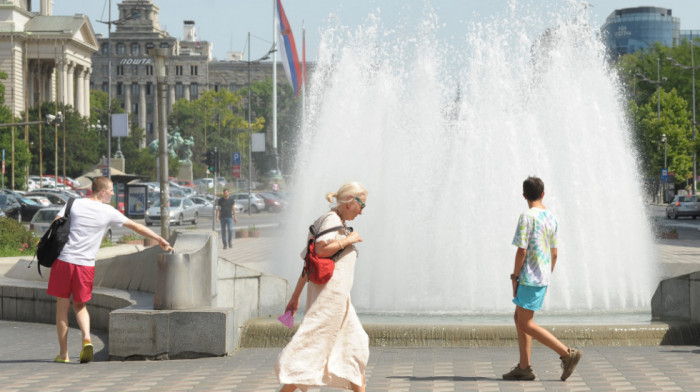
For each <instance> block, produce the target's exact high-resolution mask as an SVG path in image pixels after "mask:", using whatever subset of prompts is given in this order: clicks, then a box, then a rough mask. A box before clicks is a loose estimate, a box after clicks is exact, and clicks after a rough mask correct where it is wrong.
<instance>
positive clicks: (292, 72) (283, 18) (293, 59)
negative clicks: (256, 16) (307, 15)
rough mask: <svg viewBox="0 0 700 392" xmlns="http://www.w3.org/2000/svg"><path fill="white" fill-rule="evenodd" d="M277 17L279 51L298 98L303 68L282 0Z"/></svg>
mask: <svg viewBox="0 0 700 392" xmlns="http://www.w3.org/2000/svg"><path fill="white" fill-rule="evenodd" d="M277 16H278V17H279V32H280V37H279V38H280V42H279V50H280V53H281V55H282V56H281V58H282V65H283V66H284V72H285V73H286V74H287V79H289V83H290V84H291V85H292V89H294V95H295V96H298V95H299V91H301V84H302V79H301V78H302V75H301V66H300V65H299V56H298V55H297V47H296V44H295V43H294V34H292V27H291V26H290V25H289V21H288V20H287V15H286V14H285V13H284V8H282V0H277Z"/></svg>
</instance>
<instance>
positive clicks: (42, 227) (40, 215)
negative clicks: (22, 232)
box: [29, 207, 61, 237]
mask: <svg viewBox="0 0 700 392" xmlns="http://www.w3.org/2000/svg"><path fill="white" fill-rule="evenodd" d="M58 211H61V207H47V208H42V209H40V210H39V211H37V212H36V214H34V217H33V218H32V220H31V221H30V222H29V230H30V231H32V232H34V234H35V235H36V236H37V237H41V236H42V235H44V232H45V231H46V230H47V229H48V228H49V226H51V222H53V220H54V219H56V214H58Z"/></svg>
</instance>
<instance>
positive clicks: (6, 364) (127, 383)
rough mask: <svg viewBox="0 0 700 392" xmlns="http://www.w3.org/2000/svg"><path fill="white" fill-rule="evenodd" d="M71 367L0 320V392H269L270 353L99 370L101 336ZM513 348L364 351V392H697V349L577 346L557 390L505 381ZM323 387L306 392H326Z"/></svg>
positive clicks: (538, 356)
mask: <svg viewBox="0 0 700 392" xmlns="http://www.w3.org/2000/svg"><path fill="white" fill-rule="evenodd" d="M69 339H70V341H69V347H70V349H71V350H72V351H71V360H72V361H73V363H70V364H58V363H53V362H51V360H52V359H53V357H54V356H55V355H56V353H57V344H56V338H55V328H54V326H52V325H46V324H31V323H17V322H11V321H0V347H2V348H1V349H0V352H2V359H0V391H7V392H9V391H229V390H231V391H233V390H235V391H251V392H254V391H276V390H278V389H279V385H278V384H277V379H276V377H275V372H274V364H275V360H276V358H277V355H278V354H279V352H280V349H279V348H267V349H243V350H239V351H237V352H236V353H235V354H234V355H232V356H229V357H224V358H204V359H192V360H171V361H127V362H116V361H111V362H110V361H107V350H106V348H105V340H106V339H105V336H101V335H99V334H98V335H97V336H96V338H95V341H94V343H95V350H96V355H95V362H92V363H89V364H79V363H78V347H79V345H80V333H79V331H78V330H71V331H70V333H69ZM517 355H518V352H517V349H516V348H513V347H493V348H467V347H458V348H377V347H372V348H371V349H370V361H369V364H368V368H367V383H368V386H367V391H397V392H398V391H407V392H408V391H411V392H412V391H436V392H437V391H441V392H447V391H528V392H532V391H700V347H697V346H659V347H586V348H584V356H583V359H582V360H581V363H580V364H579V367H578V368H577V370H576V372H574V374H573V375H572V376H571V377H570V378H569V380H568V381H567V382H561V381H559V375H560V369H559V360H558V358H557V357H556V355H555V354H553V353H552V352H551V351H549V350H548V349H545V348H542V347H535V348H534V349H533V361H532V362H533V368H534V370H535V372H536V373H537V376H538V378H537V379H536V380H535V381H522V382H518V381H505V380H502V379H501V377H500V376H501V374H503V373H505V372H507V371H508V370H510V368H511V367H512V366H513V365H514V364H515V362H517ZM331 390H332V389H329V388H322V389H312V391H331Z"/></svg>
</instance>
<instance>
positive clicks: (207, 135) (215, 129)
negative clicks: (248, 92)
mask: <svg viewBox="0 0 700 392" xmlns="http://www.w3.org/2000/svg"><path fill="white" fill-rule="evenodd" d="M241 102H242V97H241V94H240V93H238V92H231V91H229V90H226V89H223V90H220V91H218V92H215V91H212V90H209V91H205V92H204V93H203V94H202V95H201V97H200V98H199V99H196V100H192V101H187V100H184V99H181V100H178V101H177V102H175V104H174V105H173V107H172V109H171V111H170V116H169V119H168V125H169V132H171V133H174V132H180V135H181V136H182V137H183V138H189V137H190V136H191V137H193V138H194V148H193V149H192V163H193V171H194V173H195V176H196V177H204V176H205V172H206V167H205V165H204V164H203V163H202V160H203V158H202V156H203V154H204V153H205V152H206V151H207V149H208V148H210V147H217V149H218V151H219V155H220V157H221V170H222V172H223V173H222V174H224V173H226V174H228V173H229V171H230V169H229V167H230V163H229V162H230V156H231V153H233V152H235V151H247V149H248V138H247V132H248V121H247V120H246V118H247V117H246V118H244V117H242V116H241V113H243V110H242V106H243V105H242V103H241ZM264 124H265V119H264V118H263V117H257V118H255V119H254V120H253V121H252V123H251V130H252V131H253V132H257V131H259V130H261V129H262V128H263V126H264ZM242 155H243V162H242V164H243V167H244V169H243V170H244V171H245V170H247V169H245V168H247V165H248V163H247V154H242Z"/></svg>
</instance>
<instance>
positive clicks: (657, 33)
mask: <svg viewBox="0 0 700 392" xmlns="http://www.w3.org/2000/svg"><path fill="white" fill-rule="evenodd" d="M601 30H602V32H603V35H604V36H605V40H606V44H607V47H608V50H609V51H610V53H611V54H612V55H614V56H620V55H623V54H627V53H634V52H636V51H638V50H643V49H646V48H649V47H651V46H653V44H654V43H655V42H660V43H661V44H662V45H664V46H674V45H677V44H679V43H680V31H681V20H680V18H675V17H673V15H672V13H671V10H670V9H667V8H658V7H636V8H624V9H621V10H615V11H614V12H613V13H611V14H610V16H608V18H607V19H606V20H605V24H603V27H602V28H601Z"/></svg>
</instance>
